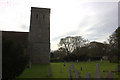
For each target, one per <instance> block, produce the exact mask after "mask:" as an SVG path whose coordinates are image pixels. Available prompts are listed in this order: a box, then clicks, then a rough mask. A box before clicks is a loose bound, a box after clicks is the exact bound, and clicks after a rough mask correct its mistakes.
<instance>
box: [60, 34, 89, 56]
mask: <svg viewBox="0 0 120 80" xmlns="http://www.w3.org/2000/svg"><path fill="white" fill-rule="evenodd" d="M87 41H88V40H86V39H84V38H82V37H81V36H75V37H71V36H67V37H65V38H62V39H61V40H60V42H59V46H60V47H63V48H65V50H66V52H67V54H69V53H70V52H72V51H73V50H74V49H77V48H79V47H81V46H84V45H85V44H86V42H87Z"/></svg>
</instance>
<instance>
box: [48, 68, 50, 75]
mask: <svg viewBox="0 0 120 80" xmlns="http://www.w3.org/2000/svg"><path fill="white" fill-rule="evenodd" d="M48 77H50V68H48Z"/></svg>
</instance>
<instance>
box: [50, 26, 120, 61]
mask: <svg viewBox="0 0 120 80" xmlns="http://www.w3.org/2000/svg"><path fill="white" fill-rule="evenodd" d="M119 52H120V27H118V28H117V29H116V30H115V31H114V33H113V34H111V35H110V36H109V39H108V43H107V42H103V43H101V42H97V41H92V42H89V41H88V40H87V39H84V38H83V37H82V36H74V37H73V36H67V37H65V38H61V39H60V42H59V49H58V50H55V51H53V52H51V53H50V55H51V62H52V61H75V60H79V61H88V60H100V59H102V57H103V56H107V57H108V60H109V61H110V62H119V61H120V59H119V58H120V54H119Z"/></svg>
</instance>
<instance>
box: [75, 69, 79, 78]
mask: <svg viewBox="0 0 120 80" xmlns="http://www.w3.org/2000/svg"><path fill="white" fill-rule="evenodd" d="M75 78H76V80H78V79H79V78H80V72H79V71H78V70H76V72H75Z"/></svg>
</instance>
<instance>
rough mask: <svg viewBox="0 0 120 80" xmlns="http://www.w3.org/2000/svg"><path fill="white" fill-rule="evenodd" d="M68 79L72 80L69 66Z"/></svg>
mask: <svg viewBox="0 0 120 80" xmlns="http://www.w3.org/2000/svg"><path fill="white" fill-rule="evenodd" d="M68 79H69V80H72V71H71V66H69V67H68Z"/></svg>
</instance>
